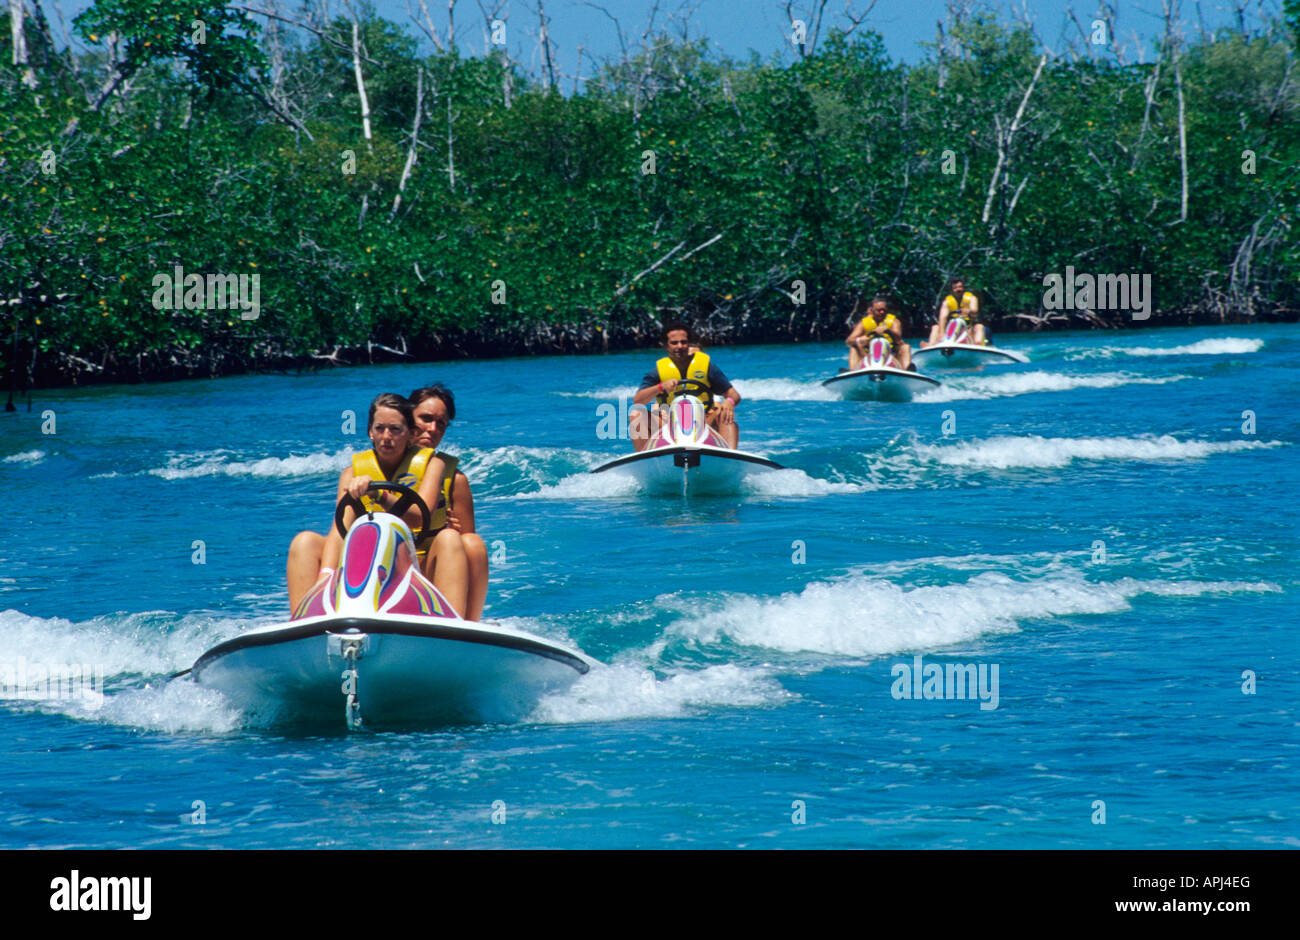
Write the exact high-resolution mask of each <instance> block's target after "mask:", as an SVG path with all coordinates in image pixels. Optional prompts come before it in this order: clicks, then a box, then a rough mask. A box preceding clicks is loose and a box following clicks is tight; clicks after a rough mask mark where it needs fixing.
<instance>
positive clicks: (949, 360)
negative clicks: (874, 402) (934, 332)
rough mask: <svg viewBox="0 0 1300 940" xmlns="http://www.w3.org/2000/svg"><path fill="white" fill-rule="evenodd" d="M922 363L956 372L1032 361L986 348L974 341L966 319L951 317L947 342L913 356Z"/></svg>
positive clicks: (993, 348) (926, 348)
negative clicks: (955, 370)
mask: <svg viewBox="0 0 1300 940" xmlns="http://www.w3.org/2000/svg"><path fill="white" fill-rule="evenodd" d="M912 358H913V359H914V360H916V361H917V363H918V364H922V363H924V364H925V365H926V366H928V367H930V368H933V367H935V366H947V367H949V368H953V369H973V368H978V367H979V366H983V365H989V364H991V363H1000V362H1001V363H1006V362H1028V361H1029V357H1028V356H1026V355H1024V354H1023V353H1018V352H1015V351H1013V350H1010V349H998V348H997V347H996V346H982V345H980V344H979V343H976V342H974V341H973V339H972V337H971V331H970V325H969V324H968V323H967V322H966V318H965V317H949V318H948V323H947V325H946V326H945V327H944V331H943V339H942V340H940V341H939V342H937V343H935V344H934V345H933V346H926V347H924V348H923V349H918V350H917V351H916V352H914V353H912Z"/></svg>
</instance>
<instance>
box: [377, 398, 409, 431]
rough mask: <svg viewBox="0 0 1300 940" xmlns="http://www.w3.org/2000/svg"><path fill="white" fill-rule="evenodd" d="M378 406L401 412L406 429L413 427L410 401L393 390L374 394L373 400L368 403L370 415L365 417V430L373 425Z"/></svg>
mask: <svg viewBox="0 0 1300 940" xmlns="http://www.w3.org/2000/svg"><path fill="white" fill-rule="evenodd" d="M380 408H392V409H393V410H394V411H398V412H401V414H402V420H404V421H405V422H406V427H407V429H414V428H415V409H414V408H413V407H411V403H410V402H409V401H407V400H406V399H405V398H403V397H402V396H401V395H398V394H396V393H394V392H384V393H383V394H381V395H376V396H375V400H374V401H372V402H371V403H370V417H369V418H367V419H366V430H370V428H371V427H373V426H374V423H375V412H376V411H378V410H379V409H380Z"/></svg>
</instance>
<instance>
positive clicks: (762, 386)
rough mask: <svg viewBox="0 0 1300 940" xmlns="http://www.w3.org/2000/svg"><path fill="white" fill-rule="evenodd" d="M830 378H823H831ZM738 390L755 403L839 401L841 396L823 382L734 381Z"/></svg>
mask: <svg viewBox="0 0 1300 940" xmlns="http://www.w3.org/2000/svg"><path fill="white" fill-rule="evenodd" d="M829 377H830V376H823V378H829ZM733 381H734V382H735V385H736V390H737V391H738V392H740V394H741V395H743V396H744V397H745V398H748V399H751V400H753V401H839V399H840V396H839V395H837V394H835V393H834V392H833V391H831V390H830V389H828V388H826V387H825V386H823V385H822V384H821V380H820V379H818V380H815V381H808V382H796V381H794V380H793V379H734V380H733Z"/></svg>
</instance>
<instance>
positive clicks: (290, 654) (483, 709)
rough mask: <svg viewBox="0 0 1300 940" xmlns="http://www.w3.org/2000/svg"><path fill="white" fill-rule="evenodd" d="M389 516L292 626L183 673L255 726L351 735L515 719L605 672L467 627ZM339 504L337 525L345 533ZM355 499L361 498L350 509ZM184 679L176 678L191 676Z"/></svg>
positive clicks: (219, 649)
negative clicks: (341, 728) (333, 727)
mask: <svg viewBox="0 0 1300 940" xmlns="http://www.w3.org/2000/svg"><path fill="white" fill-rule="evenodd" d="M371 489H389V490H393V491H395V492H400V493H402V494H403V497H404V498H403V499H402V500H399V501H398V503H397V504H396V505H395V506H394V507H393V512H394V513H397V515H393V514H389V513H384V512H380V513H370V514H367V513H366V512H365V511H364V510H362V509H361V507H360V504H359V503H358V504H356V505H357V509H358V512H357V518H356V520H355V521H354V522H353V524H352V528H351V531H349V532H348V533H347V538H346V541H345V542H344V545H343V555H342V559H341V561H340V563H339V569H338V570H337V571H335V572H334V573H333V574H332V575H331V576H330V577H329V578H328V579H325V580H323V581H321V582H320V583H319V584H317V585H316V586H315V587H313V588H312V589H311V591H309V592H308V593H307V595H306V596H305V597H304V598H303V600H302V602H301V603H300V604H299V605H298V609H297V610H296V611H295V612H294V615H293V617H292V618H291V619H290V620H289V622H288V623H283V624H276V625H274V626H268V627H261V628H259V629H256V630H250V631H249V632H247V633H244V634H241V635H240V636H237V637H234V638H233V639H230V640H227V641H225V642H224V643H221V644H219V645H217V646H214V647H213V648H212V649H210V650H208V651H207V652H206V653H204V654H203V655H202V656H200V657H199V658H198V660H197V661H196V662H195V663H194V665H193V666H192V667H190V669H188V670H186V672H188V673H189V674H190V675H191V676H192V678H193V681H195V682H196V683H198V684H199V685H201V686H203V687H205V688H211V689H217V690H219V691H220V692H221V693H222V694H223V695H224V696H225V697H226V698H228V699H229V700H230V701H231V703H232V704H233V705H235V706H236V707H237V708H239V709H240V710H241V711H243V712H244V713H245V714H248V715H249V716H250V717H252V718H253V719H254V723H257V724H272V725H282V724H294V725H302V724H323V723H337V722H338V721H339V720H340V719H343V722H344V724H345V725H346V727H347V728H348V729H349V730H359V729H360V728H361V727H362V723H363V721H364V725H365V727H366V728H417V727H430V726H443V725H450V724H465V723H478V722H505V721H517V720H519V719H521V718H523V717H525V716H526V715H527V714H528V713H529V712H530V711H531V710H532V708H533V706H534V705H536V703H537V701H538V700H539V699H540V698H541V696H543V695H545V694H548V693H551V692H556V691H561V690H563V689H564V688H566V687H567V686H569V685H570V684H572V683H573V682H574V680H576V679H577V678H578V677H579V676H581V675H583V674H585V673H586V672H588V671H589V670H590V669H591V668H592V667H593V666H597V665H599V663H597V662H596V660H594V659H592V658H591V657H589V656H587V655H586V654H584V653H582V652H579V651H578V650H574V649H570V648H568V647H566V646H563V645H561V644H559V643H556V642H554V641H552V640H548V639H545V638H543V637H539V636H534V635H533V634H530V633H525V632H523V631H521V630H512V629H510V628H508V627H503V626H500V625H496V624H487V623H475V622H472V621H468V620H464V619H463V618H461V616H460V614H458V613H457V612H456V611H455V609H453V608H452V606H451V604H449V603H448V602H447V600H446V598H444V597H443V596H442V595H441V594H440V593H439V592H438V590H437V588H435V587H434V586H433V584H431V583H430V582H429V581H428V580H426V579H425V577H424V576H423V575H422V574H421V573H420V569H419V564H418V556H417V555H416V548H415V538H414V536H413V535H412V534H411V530H410V529H409V528H408V527H407V525H406V523H405V522H403V521H402V520H401V518H399V515H400V513H402V512H404V511H405V510H406V508H407V506H409V505H410V503H408V502H406V500H408V499H409V500H412V501H413V502H414V504H415V505H418V506H419V507H420V510H421V512H422V514H423V516H424V528H425V531H427V529H428V525H429V510H428V507H427V506H425V505H424V503H423V501H422V500H421V499H420V497H419V496H418V495H417V494H416V493H415V492H414V491H413V490H410V489H408V488H407V487H403V486H400V485H399V484H394V483H386V482H379V483H374V484H372V485H371ZM349 501H351V497H347V496H345V497H344V499H343V501H341V502H340V504H339V509H338V512H337V514H336V515H335V523H336V524H337V525H338V526H339V528H340V530H342V521H343V509H344V507H345V506H346V505H348V504H349ZM353 502H355V501H353ZM184 674H185V673H180V674H178V675H184Z"/></svg>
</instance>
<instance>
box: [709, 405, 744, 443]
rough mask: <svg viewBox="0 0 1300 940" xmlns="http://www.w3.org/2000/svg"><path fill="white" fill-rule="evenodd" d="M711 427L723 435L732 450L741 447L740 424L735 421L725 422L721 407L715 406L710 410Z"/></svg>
mask: <svg viewBox="0 0 1300 940" xmlns="http://www.w3.org/2000/svg"><path fill="white" fill-rule="evenodd" d="M707 420H708V422H709V427H711V428H713V430H715V431H717V432H718V433H719V434H721V435H722V439H723V440H724V441H726V442H727V445H728V446H729V447H730V448H731V449H732V450H737V449H739V446H740V425H738V424H737V423H736V422H735V421H732V422H730V423H723V421H722V411H721V409H718V408H714V410H712V411H710V412H709V414H708V418H707Z"/></svg>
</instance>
